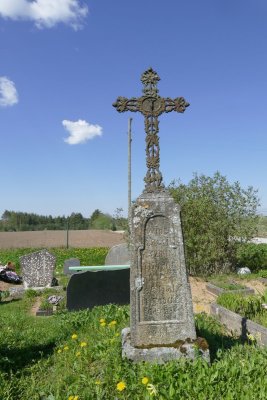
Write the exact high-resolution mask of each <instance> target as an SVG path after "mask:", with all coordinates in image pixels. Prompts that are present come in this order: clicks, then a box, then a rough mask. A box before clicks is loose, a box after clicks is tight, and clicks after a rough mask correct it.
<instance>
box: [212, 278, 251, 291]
mask: <svg viewBox="0 0 267 400" xmlns="http://www.w3.org/2000/svg"><path fill="white" fill-rule="evenodd" d="M209 282H210V283H212V284H213V285H215V286H218V287H219V288H221V289H224V290H240V289H245V286H244V285H242V284H240V283H239V282H236V281H235V278H234V276H229V275H217V276H216V277H215V278H210V279H209Z"/></svg>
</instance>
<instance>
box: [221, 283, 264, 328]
mask: <svg viewBox="0 0 267 400" xmlns="http://www.w3.org/2000/svg"><path fill="white" fill-rule="evenodd" d="M266 301H267V290H266V291H265V293H264V294H263V295H250V296H244V295H242V294H233V293H222V294H221V295H220V296H218V299H217V303H218V304H220V305H221V306H223V307H225V308H228V309H229V310H231V311H233V312H236V313H237V314H240V315H241V316H242V317H246V318H248V319H250V320H252V321H254V322H257V323H259V324H260V325H263V326H265V327H266V328H267V312H266V310H265V309H263V308H262V303H266Z"/></svg>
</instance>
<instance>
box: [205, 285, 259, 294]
mask: <svg viewBox="0 0 267 400" xmlns="http://www.w3.org/2000/svg"><path fill="white" fill-rule="evenodd" d="M206 289H207V291H208V292H210V293H212V294H215V296H219V295H220V294H222V293H242V294H247V295H249V294H254V293H255V291H254V289H252V288H244V289H232V290H228V289H222V288H220V287H219V286H216V285H213V283H207V284H206Z"/></svg>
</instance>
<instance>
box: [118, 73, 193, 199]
mask: <svg viewBox="0 0 267 400" xmlns="http://www.w3.org/2000/svg"><path fill="white" fill-rule="evenodd" d="M159 80H160V77H159V76H158V74H157V73H156V72H155V71H154V70H153V69H152V68H149V69H148V70H147V71H145V72H144V73H143V74H142V76H141V82H142V83H143V93H144V95H143V96H142V97H139V98H136V97H132V98H131V99H127V98H126V97H121V96H120V97H118V98H117V101H116V103H114V104H113V107H115V108H116V109H117V111H118V112H124V111H133V112H136V111H140V112H141V113H142V114H143V115H144V116H145V131H146V165H147V173H146V176H145V178H144V181H145V184H146V185H145V191H146V192H153V191H158V190H162V189H163V188H164V186H163V184H162V175H161V172H160V170H159V161H160V158H159V137H158V132H159V121H158V116H159V115H161V114H162V113H163V112H170V111H176V112H180V113H183V112H184V111H185V109H186V107H188V106H189V103H187V102H186V101H185V99H184V98H183V97H177V98H176V99H173V100H172V99H170V98H169V97H167V98H163V97H160V96H159V95H158V88H157V82H158V81H159Z"/></svg>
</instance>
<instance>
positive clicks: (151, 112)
mask: <svg viewBox="0 0 267 400" xmlns="http://www.w3.org/2000/svg"><path fill="white" fill-rule="evenodd" d="M159 80H160V78H159V76H158V74H157V73H156V72H155V71H154V70H153V69H152V68H150V69H148V70H147V71H145V72H144V73H143V75H142V77H141V82H142V83H143V96H141V97H139V98H131V99H127V98H125V97H118V99H117V101H116V103H114V104H113V106H114V107H115V108H116V109H117V111H119V112H124V111H133V112H136V111H139V112H141V113H142V114H143V115H144V117H145V132H146V165H147V173H146V176H145V178H144V181H145V189H144V191H143V193H142V194H141V195H140V196H139V197H138V198H137V200H136V202H135V203H134V204H133V206H132V209H131V237H130V253H131V269H130V296H131V297H130V308H131V312H130V315H131V326H130V328H125V329H124V330H123V331H122V343H123V349H122V354H123V356H124V357H128V358H129V359H131V360H133V361H136V362H137V361H151V362H159V363H160V362H165V361H168V360H171V359H176V358H180V357H184V356H188V357H189V358H194V356H195V354H196V352H195V346H196V345H197V343H200V342H201V343H202V346H201V347H202V348H200V349H199V352H200V353H201V354H202V355H203V356H204V357H205V358H206V359H207V360H208V359H209V352H208V349H207V347H208V346H207V344H206V342H205V340H204V339H203V340H204V342H205V344H204V345H203V343H204V342H203V340H202V341H199V340H198V339H197V337H196V330H195V324H194V315H193V303H192V296H191V289H190V284H189V281H188V274H187V270H186V265H185V256H184V244H183V235H182V229H181V219H180V206H179V205H178V204H176V203H175V202H174V200H173V198H172V196H171V195H170V193H169V191H168V190H167V189H166V188H165V187H164V185H163V183H162V174H161V172H160V170H159V163H160V157H159V137H158V132H159V121H158V117H159V115H161V114H162V113H163V112H170V111H176V112H180V113H182V112H184V111H185V109H186V107H188V106H189V104H188V103H187V102H186V101H185V99H184V98H183V97H178V98H175V99H173V100H172V99H170V98H162V97H160V96H159V95H158V89H157V82H158V81H159Z"/></svg>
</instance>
